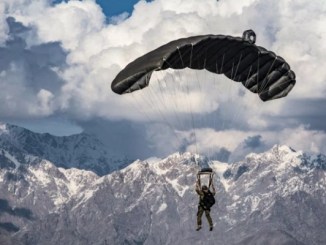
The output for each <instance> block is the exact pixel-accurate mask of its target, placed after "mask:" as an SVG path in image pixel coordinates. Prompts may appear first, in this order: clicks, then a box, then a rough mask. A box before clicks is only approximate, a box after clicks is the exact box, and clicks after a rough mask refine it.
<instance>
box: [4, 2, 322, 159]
mask: <svg viewBox="0 0 326 245" xmlns="http://www.w3.org/2000/svg"><path fill="white" fill-rule="evenodd" d="M325 25H326V2H325V1H323V0H315V1H309V0H297V1H290V0H279V1H272V0H243V1H237V0H219V1H216V0H201V1H200V3H199V2H198V0H154V1H139V2H138V1H136V0H134V1H131V0H130V1H113V0H111V1H110V0H108V1H105V0H99V1H95V0H83V1H74V0H70V1H57V0H56V1H51V0H2V1H1V2H0V121H1V122H4V123H12V124H16V125H20V126H24V127H26V128H28V129H31V130H33V131H36V132H49V133H52V134H55V135H69V134H74V133H79V132H82V131H84V132H87V133H92V134H95V135H97V136H98V137H99V138H100V139H101V140H102V141H103V142H104V143H105V144H107V146H108V147H111V148H114V149H115V150H116V151H117V152H119V153H121V154H125V155H127V156H128V157H132V158H140V159H144V158H147V157H151V156H159V157H164V156H166V155H169V154H172V153H174V152H177V151H190V152H194V153H199V154H204V155H207V156H208V157H209V158H211V159H218V160H221V161H229V162H230V161H238V160H242V159H244V156H245V155H246V154H248V153H250V152H261V151H264V150H266V149H269V148H271V147H272V146H273V145H275V144H285V145H288V146H290V147H292V148H293V149H296V150H302V151H305V152H311V153H324V154H326V133H325V131H326V123H325V118H326V111H325V104H326V103H325V102H326V99H325V94H326V84H325V82H326V70H325V69H324V67H325V65H326V58H325V57H326V29H325V27H324V26H325ZM247 29H253V30H254V31H255V33H256V35H257V40H256V44H257V45H259V46H263V47H265V48H267V49H268V50H271V51H273V52H275V53H276V54H278V55H280V56H282V57H283V58H284V59H285V60H286V61H287V62H288V63H289V64H290V66H291V69H292V70H293V71H294V72H295V73H296V80H297V84H296V86H295V87H294V89H293V90H292V91H291V92H290V93H289V95H288V96H287V97H286V98H283V99H279V100H275V101H270V102H262V101H260V100H259V98H258V96H256V95H255V94H252V93H251V92H250V91H246V90H244V89H243V88H242V87H241V86H239V84H236V83H232V82H230V80H228V79H227V78H226V77H224V76H222V75H221V76H215V75H213V74H210V73H209V72H205V71H191V70H188V69H185V70H184V71H172V70H167V71H165V72H155V73H154V74H153V76H152V79H151V82H150V85H151V86H149V87H148V88H146V89H143V90H141V91H139V92H136V93H133V94H129V95H123V96H120V95H117V94H114V93H113V92H112V91H111V89H110V84H111V82H112V80H113V79H114V78H115V76H116V75H117V74H118V73H119V71H120V70H121V69H123V68H124V67H125V66H126V65H127V64H128V63H129V62H131V61H133V60H134V59H136V58H137V57H139V56H141V55H143V54H145V53H146V52H149V51H151V50H153V49H155V48H157V47H159V46H161V45H163V44H165V43H167V42H169V41H171V40H174V39H178V38H182V37H188V36H195V35H202V34H223V35H232V36H242V33H243V31H244V30H247ZM175 84H178V86H175ZM162 85H163V86H162Z"/></svg>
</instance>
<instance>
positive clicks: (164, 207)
mask: <svg viewBox="0 0 326 245" xmlns="http://www.w3.org/2000/svg"><path fill="white" fill-rule="evenodd" d="M167 207H168V205H167V204H166V203H162V204H161V206H160V207H159V208H158V210H157V212H156V213H157V214H158V213H160V212H162V211H164V210H165V209H166V208H167Z"/></svg>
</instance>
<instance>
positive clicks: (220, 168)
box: [210, 161, 230, 191]
mask: <svg viewBox="0 0 326 245" xmlns="http://www.w3.org/2000/svg"><path fill="white" fill-rule="evenodd" d="M210 167H211V168H212V169H213V171H214V173H216V174H217V175H218V177H219V180H220V181H221V183H222V185H223V186H224V189H225V191H228V190H229V188H230V184H229V182H228V181H227V180H226V179H225V178H224V177H223V173H224V172H225V171H226V170H227V169H228V168H229V167H230V165H229V164H228V163H222V162H219V161H213V162H212V163H211V164H210Z"/></svg>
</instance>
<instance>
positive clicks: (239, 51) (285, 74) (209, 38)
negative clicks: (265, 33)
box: [111, 30, 296, 101]
mask: <svg viewBox="0 0 326 245" xmlns="http://www.w3.org/2000/svg"><path fill="white" fill-rule="evenodd" d="M255 41H256V35H255V33H254V32H253V31H252V30H247V31H245V32H244V33H243V37H242V38H241V37H232V36H225V35H202V36H193V37H188V38H182V39H178V40H174V41H172V42H169V43H167V44H165V45H163V46H161V47H159V48H157V49H155V50H153V51H151V52H149V53H147V54H145V55H143V56H141V57H139V58H137V59H136V60H134V61H133V62H131V63H129V64H128V65H127V66H126V67H125V68H124V69H123V70H122V71H121V72H120V73H119V74H118V75H117V76H116V77H115V79H114V80H113V82H112V84H111V89H112V91H113V92H115V93H117V94H124V93H130V92H133V91H135V90H139V89H142V88H144V87H146V86H148V84H149V81H150V78H151V75H152V73H153V72H154V71H159V70H165V69H168V68H172V69H183V68H187V67H188V68H191V69H197V70H201V69H206V70H208V71H210V72H213V73H216V74H224V75H225V76H226V77H228V78H229V79H231V80H233V81H235V82H241V83H242V84H243V85H244V86H245V87H246V88H247V89H249V90H250V91H251V92H253V93H257V94H258V95H259V97H260V98H261V100H263V101H267V100H272V99H277V98H281V97H284V96H286V95H287V94H288V93H289V92H290V91H291V89H292V88H293V86H294V85H295V82H296V81H295V74H294V72H293V71H292V70H291V69H290V66H289V65H288V63H286V61H285V60H284V59H283V58H282V57H280V56H277V55H276V54H275V53H273V52H271V51H268V50H266V49H265V48H263V47H260V46H256V45H255Z"/></svg>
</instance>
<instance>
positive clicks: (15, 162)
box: [4, 150, 20, 169]
mask: <svg viewBox="0 0 326 245" xmlns="http://www.w3.org/2000/svg"><path fill="white" fill-rule="evenodd" d="M4 155H5V157H6V158H8V159H9V160H10V161H11V162H13V163H14V164H15V165H16V169H17V168H19V166H20V162H19V161H18V160H17V159H16V158H15V157H14V156H12V155H11V154H10V153H9V152H7V151H5V150H4Z"/></svg>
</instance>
